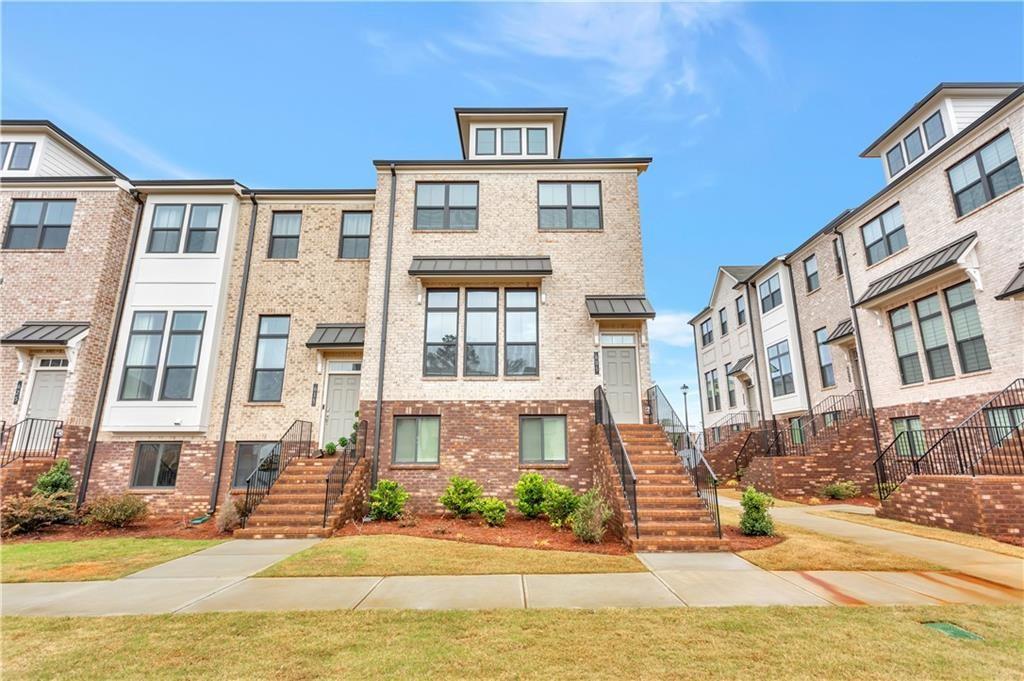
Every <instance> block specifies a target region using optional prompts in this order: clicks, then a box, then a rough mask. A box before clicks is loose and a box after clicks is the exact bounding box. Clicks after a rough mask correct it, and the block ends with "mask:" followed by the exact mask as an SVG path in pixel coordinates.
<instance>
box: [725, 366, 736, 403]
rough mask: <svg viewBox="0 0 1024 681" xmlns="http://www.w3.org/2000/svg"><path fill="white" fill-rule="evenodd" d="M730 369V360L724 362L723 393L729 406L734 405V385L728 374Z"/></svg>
mask: <svg viewBox="0 0 1024 681" xmlns="http://www.w3.org/2000/svg"><path fill="white" fill-rule="evenodd" d="M730 371H732V362H726V363H725V394H726V397H728V399H729V406H730V407H735V406H736V386H734V385H733V383H732V377H731V376H729V372H730Z"/></svg>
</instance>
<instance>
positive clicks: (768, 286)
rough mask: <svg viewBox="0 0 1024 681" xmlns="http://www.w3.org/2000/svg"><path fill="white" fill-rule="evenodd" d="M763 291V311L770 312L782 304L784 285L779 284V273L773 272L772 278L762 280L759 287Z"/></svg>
mask: <svg viewBox="0 0 1024 681" xmlns="http://www.w3.org/2000/svg"><path fill="white" fill-rule="evenodd" d="M758 291H759V292H760V293H761V312H762V313H765V312H769V311H771V310H774V309H775V308H777V307H778V306H779V305H782V287H781V286H780V285H779V275H777V274H773V275H772V276H771V278H769V279H768V280H766V281H763V282H761V286H760V287H758Z"/></svg>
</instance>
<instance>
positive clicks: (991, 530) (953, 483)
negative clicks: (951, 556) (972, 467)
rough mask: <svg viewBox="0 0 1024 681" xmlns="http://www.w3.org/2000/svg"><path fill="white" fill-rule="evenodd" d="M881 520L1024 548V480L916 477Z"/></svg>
mask: <svg viewBox="0 0 1024 681" xmlns="http://www.w3.org/2000/svg"><path fill="white" fill-rule="evenodd" d="M878 516H879V517H881V518H892V519H893V520H906V521H908V522H912V523H917V524H918V525H928V526H931V527H941V528H943V529H947V530H956V531H958V532H969V533H971V534H981V535H985V536H987V537H992V538H994V539H999V540H1001V541H1008V542H1011V543H1014V544H1021V545H1024V476H1019V475H1017V476H997V475H990V476H978V477H970V476H965V475H963V476H960V475H958V476H952V475H950V476H944V475H943V476H940V475H912V476H910V477H909V478H907V479H906V480H905V481H904V482H903V484H902V485H900V487H899V489H898V490H896V492H895V493H893V494H892V495H891V496H890V497H889V498H888V499H886V500H885V501H883V502H882V508H881V509H880V510H879V511H878Z"/></svg>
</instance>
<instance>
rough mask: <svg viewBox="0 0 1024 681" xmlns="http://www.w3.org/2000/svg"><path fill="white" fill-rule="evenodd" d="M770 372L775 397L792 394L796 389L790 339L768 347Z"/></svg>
mask: <svg viewBox="0 0 1024 681" xmlns="http://www.w3.org/2000/svg"><path fill="white" fill-rule="evenodd" d="M768 373H769V375H770V376H771V381H772V395H773V396H774V397H781V396H782V395H790V394H792V393H793V392H794V391H795V390H796V388H795V385H794V383H793V363H792V362H791V361H790V358H789V341H782V342H780V343H776V344H775V345H772V346H770V347H769V348H768Z"/></svg>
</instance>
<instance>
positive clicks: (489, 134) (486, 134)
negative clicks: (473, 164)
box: [476, 128, 497, 156]
mask: <svg viewBox="0 0 1024 681" xmlns="http://www.w3.org/2000/svg"><path fill="white" fill-rule="evenodd" d="M496 136H497V131H496V130H495V129H494V128H477V129H476V155H477V156H494V153H495V152H494V149H495V144H496Z"/></svg>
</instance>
